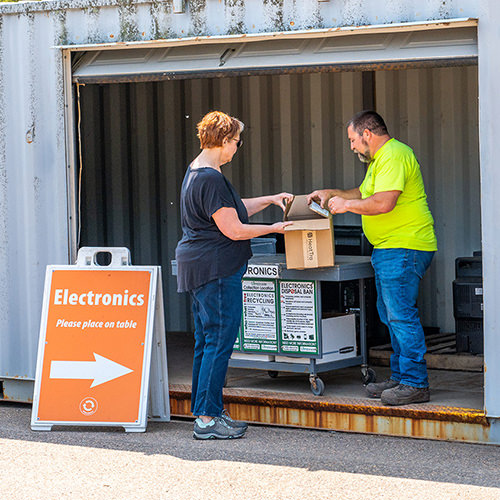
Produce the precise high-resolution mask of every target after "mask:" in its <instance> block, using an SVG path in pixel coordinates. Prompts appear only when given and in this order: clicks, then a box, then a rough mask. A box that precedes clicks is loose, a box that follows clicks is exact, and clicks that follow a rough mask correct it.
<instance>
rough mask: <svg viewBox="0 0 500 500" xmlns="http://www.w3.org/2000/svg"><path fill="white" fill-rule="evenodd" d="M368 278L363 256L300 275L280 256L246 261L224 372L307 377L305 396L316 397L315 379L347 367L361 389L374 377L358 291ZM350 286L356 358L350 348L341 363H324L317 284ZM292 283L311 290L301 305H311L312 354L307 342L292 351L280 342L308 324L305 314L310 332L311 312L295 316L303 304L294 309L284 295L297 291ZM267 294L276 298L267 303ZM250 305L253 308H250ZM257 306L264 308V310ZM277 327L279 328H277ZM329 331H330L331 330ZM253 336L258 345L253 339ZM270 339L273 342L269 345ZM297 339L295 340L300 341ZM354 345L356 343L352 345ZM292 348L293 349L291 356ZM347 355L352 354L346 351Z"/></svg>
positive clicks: (319, 385)
mask: <svg viewBox="0 0 500 500" xmlns="http://www.w3.org/2000/svg"><path fill="white" fill-rule="evenodd" d="M373 276H374V272H373V268H372V265H371V262H370V257H366V256H347V255H339V256H336V259H335V265H334V266H332V267H323V268H314V269H303V270H302V269H301V270H298V269H287V267H286V264H285V256H284V255H282V254H275V255H272V254H269V255H256V256H254V257H253V258H252V259H250V261H249V267H248V271H247V274H246V275H245V276H244V290H243V304H244V313H243V320H242V328H241V330H240V334H239V337H238V340H237V342H236V344H235V352H234V353H233V357H232V358H231V359H230V360H229V366H230V367H235V368H236V367H237V368H250V369H259V370H267V372H268V374H269V376H271V377H273V378H274V377H277V376H278V372H293V373H309V381H310V384H311V391H312V393H313V394H315V395H317V396H320V395H322V394H323V393H324V390H325V384H324V382H323V380H321V378H320V377H319V376H318V374H319V373H323V372H327V371H331V370H337V369H341V368H346V367H350V366H360V367H361V377H362V381H363V383H365V384H367V383H370V382H373V381H375V380H376V374H375V371H374V370H373V369H371V368H369V367H368V349H367V342H366V307H365V288H364V280H365V279H367V278H371V277H373ZM350 280H357V281H358V282H359V304H360V313H359V315H360V317H359V320H360V321H359V339H360V353H359V355H358V354H357V352H356V347H354V352H353V353H352V354H350V355H348V356H345V357H344V358H343V359H334V360H330V359H331V355H332V354H331V353H329V352H327V348H326V349H325V348H324V347H325V339H324V338H323V327H324V321H323V320H322V310H321V287H320V282H325V281H331V282H341V281H350ZM245 282H250V283H253V288H256V291H254V292H251V290H250V289H251V288H252V286H245V284H246V283H245ZM294 283H295V284H297V285H295V287H297V286H301V287H306V286H307V287H308V288H310V290H309V291H308V293H309V294H311V293H312V292H311V290H314V294H313V295H314V298H312V297H308V298H307V297H306V298H304V300H306V301H309V304H311V303H312V302H314V305H313V307H314V316H315V318H314V322H315V325H314V327H315V329H316V330H315V334H316V340H315V342H316V344H315V345H316V346H317V347H316V349H314V348H312V347H311V345H312V342H310V345H309V346H308V345H307V342H299V344H301V345H300V347H298V348H297V347H296V346H290V345H288V344H289V342H288V340H286V339H287V338H288V337H289V336H291V337H294V335H293V334H290V335H289V334H288V333H287V332H288V331H294V330H293V329H294V328H296V329H297V328H298V329H299V330H300V329H301V328H302V327H301V326H300V324H302V325H306V323H307V321H308V318H307V314H309V326H308V328H309V331H312V330H311V328H312V326H313V325H312V324H311V321H312V320H311V312H310V311H309V312H307V313H305V314H302V313H301V309H302V310H304V309H305V308H304V307H303V305H304V300H302V302H300V301H299V302H298V303H297V304H298V305H295V302H293V301H295V300H296V296H291V295H290V294H288V295H287V294H286V293H287V292H289V291H291V292H298V291H300V290H297V289H294V285H293V284H294ZM306 284H307V285H306ZM273 286H274V292H273ZM259 290H260V292H259ZM266 290H267V291H266ZM252 293H253V295H252ZM258 293H260V295H258ZM273 293H274V296H275V297H276V298H275V299H273ZM259 297H260V298H259ZM273 301H274V304H273ZM287 301H288V303H287ZM252 302H253V303H255V304H256V305H255V306H253V305H251V303H252ZM278 302H279V303H278ZM247 303H250V306H249V307H250V309H248V308H247V309H245V305H246V304H247ZM262 304H267V307H266V306H263V305H262ZM273 305H274V307H275V311H276V316H275V317H276V320H275V321H276V324H275V325H274V323H273V319H272V317H270V316H272V315H271V314H269V311H270V310H272V307H273ZM252 308H253V311H252ZM248 310H249V311H250V312H249V315H250V316H253V323H252V322H251V321H250V320H249V319H248V317H245V314H246V311H247V312H248ZM301 314H302V315H301ZM287 315H288V316H287ZM265 316H268V318H267V319H266V317H265ZM251 319H252V318H251ZM353 321H354V319H353ZM278 322H279V324H277V323H278ZM286 322H288V323H292V325H293V323H296V324H297V323H298V324H299V326H297V325H296V324H295V325H293V326H292V327H291V328H292V329H291V330H290V327H289V326H287V325H285V323H286ZM252 324H253V326H252ZM325 324H326V323H325ZM273 325H274V327H275V331H276V334H275V335H274V334H273V332H272V330H273ZM245 327H249V328H253V330H254V332H256V333H255V339H254V340H253V341H249V340H248V338H247V337H245ZM266 328H267V330H266ZM333 328H334V329H335V327H333ZM354 328H355V327H354ZM306 329H307V325H306ZM285 330H286V331H285ZM302 330H304V328H302ZM259 332H260V336H261V337H262V339H259V338H258V337H259ZM333 334H334V335H335V331H333ZM354 335H355V333H354ZM313 336H314V334H311V335H310V338H313ZM274 337H275V340H273V338H274ZM298 337H300V335H299V336H298ZM302 338H304V335H302ZM354 342H355V343H356V341H355V340H354ZM292 343H293V342H292ZM292 348H293V349H295V352H294V351H293V350H292ZM330 348H331V346H330ZM351 350H353V349H352V348H351ZM308 351H311V352H308ZM313 351H315V352H313ZM340 351H342V348H340ZM337 352H338V350H337ZM285 356H286V358H285V360H284V359H283V358H284V357H285ZM329 356H330V359H329Z"/></svg>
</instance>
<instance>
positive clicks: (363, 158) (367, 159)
mask: <svg viewBox="0 0 500 500" xmlns="http://www.w3.org/2000/svg"><path fill="white" fill-rule="evenodd" d="M358 158H359V160H360V161H361V162H363V163H370V162H371V161H372V159H371V158H370V157H369V156H367V155H365V154H363V153H360V152H359V151H358Z"/></svg>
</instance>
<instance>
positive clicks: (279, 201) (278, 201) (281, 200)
mask: <svg viewBox="0 0 500 500" xmlns="http://www.w3.org/2000/svg"><path fill="white" fill-rule="evenodd" d="M292 198H293V194H290V193H278V194H275V195H272V196H271V198H270V199H271V203H272V204H273V205H276V206H278V207H280V208H281V210H283V212H284V211H285V208H286V204H287V201H288V200H290V199H292Z"/></svg>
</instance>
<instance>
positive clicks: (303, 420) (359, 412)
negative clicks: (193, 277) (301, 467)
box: [170, 384, 496, 443]
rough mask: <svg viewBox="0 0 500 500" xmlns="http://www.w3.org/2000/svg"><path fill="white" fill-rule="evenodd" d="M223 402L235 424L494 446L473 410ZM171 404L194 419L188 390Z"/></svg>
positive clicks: (227, 393)
mask: <svg viewBox="0 0 500 500" xmlns="http://www.w3.org/2000/svg"><path fill="white" fill-rule="evenodd" d="M224 401H225V403H226V406H227V408H228V410H229V412H230V413H231V416H232V417H233V418H235V419H238V420H245V421H247V422H250V423H252V422H253V423H259V424H266V425H283V426H291V427H301V428H311V429H324V430H331V431H342V432H361V433H370V434H381V435H387V436H402V437H412V438H425V439H439V440H449V441H463V442H469V443H493V442H496V439H495V438H494V436H493V434H494V433H493V432H491V423H490V421H489V419H488V418H487V417H486V416H485V414H484V412H483V411H481V410H476V409H467V408H454V407H448V406H435V405H432V404H419V405H408V406H401V407H388V406H383V405H382V404H381V403H380V401H378V400H373V401H372V400H365V399H350V398H324V397H315V396H312V395H311V396H309V395H302V394H289V393H282V392H269V391H253V390H248V389H245V390H238V389H224ZM170 403H171V413H172V415H175V416H182V417H186V416H189V417H190V416H192V415H191V412H190V403H191V386H189V385H181V384H176V385H170Z"/></svg>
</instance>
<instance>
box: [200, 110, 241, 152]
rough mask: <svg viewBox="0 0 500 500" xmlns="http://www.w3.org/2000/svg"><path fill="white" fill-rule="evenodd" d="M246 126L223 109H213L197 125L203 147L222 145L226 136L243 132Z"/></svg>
mask: <svg viewBox="0 0 500 500" xmlns="http://www.w3.org/2000/svg"><path fill="white" fill-rule="evenodd" d="M244 127H245V126H244V125H243V123H242V122H240V121H239V120H238V119H236V118H234V117H232V116H229V115H226V113H223V112H222V111H211V112H210V113H207V114H206V115H205V116H204V117H203V118H202V120H201V122H200V123H198V125H197V128H198V139H200V147H201V149H208V148H217V147H220V146H222V142H223V140H224V139H225V138H226V137H229V138H232V137H234V136H235V135H236V134H237V133H238V132H239V133H241V132H243V129H244Z"/></svg>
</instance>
